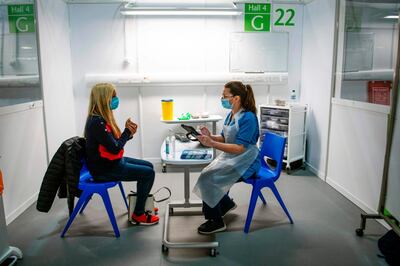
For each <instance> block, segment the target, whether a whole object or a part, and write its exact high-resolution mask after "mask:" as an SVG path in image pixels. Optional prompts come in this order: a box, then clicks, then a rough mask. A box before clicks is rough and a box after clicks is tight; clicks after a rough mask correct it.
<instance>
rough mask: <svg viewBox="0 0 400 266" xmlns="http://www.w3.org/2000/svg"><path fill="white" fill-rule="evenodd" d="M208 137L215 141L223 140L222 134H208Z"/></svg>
mask: <svg viewBox="0 0 400 266" xmlns="http://www.w3.org/2000/svg"><path fill="white" fill-rule="evenodd" d="M210 138H211V139H212V140H213V141H216V142H225V138H224V136H222V135H210Z"/></svg>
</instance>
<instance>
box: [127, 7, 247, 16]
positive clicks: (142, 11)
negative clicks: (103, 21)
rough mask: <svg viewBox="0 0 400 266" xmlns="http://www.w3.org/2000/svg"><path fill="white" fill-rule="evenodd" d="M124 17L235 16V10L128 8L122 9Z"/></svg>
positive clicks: (238, 11) (240, 12) (237, 11)
mask: <svg viewBox="0 0 400 266" xmlns="http://www.w3.org/2000/svg"><path fill="white" fill-rule="evenodd" d="M121 14H122V15H125V16H179V15H183V16H185V15H186V16H237V15H240V14H242V11H240V10H238V9H236V8H129V9H122V10H121Z"/></svg>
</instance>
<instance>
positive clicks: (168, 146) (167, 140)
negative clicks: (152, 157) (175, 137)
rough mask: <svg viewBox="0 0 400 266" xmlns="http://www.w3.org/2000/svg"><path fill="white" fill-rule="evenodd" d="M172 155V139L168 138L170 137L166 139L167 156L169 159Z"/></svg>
mask: <svg viewBox="0 0 400 266" xmlns="http://www.w3.org/2000/svg"><path fill="white" fill-rule="evenodd" d="M170 153H171V150H170V139H169V136H168V137H167V138H166V139H165V155H166V156H167V157H169V155H170Z"/></svg>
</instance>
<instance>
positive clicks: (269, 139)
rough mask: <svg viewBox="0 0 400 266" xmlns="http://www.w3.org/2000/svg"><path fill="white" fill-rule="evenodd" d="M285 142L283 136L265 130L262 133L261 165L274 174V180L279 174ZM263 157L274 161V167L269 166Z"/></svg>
mask: <svg viewBox="0 0 400 266" xmlns="http://www.w3.org/2000/svg"><path fill="white" fill-rule="evenodd" d="M285 144H286V138H285V137H283V136H280V135H278V134H274V133H271V132H266V133H265V135H264V142H263V144H262V147H261V151H260V157H261V167H265V168H268V169H271V170H272V171H273V172H274V173H275V175H276V178H275V180H276V179H278V178H279V176H280V174H281V170H282V164H283V154H284V152H285ZM264 157H268V158H270V159H272V160H274V161H276V167H275V168H274V169H272V168H271V167H269V166H268V164H267V163H266V162H265V159H264Z"/></svg>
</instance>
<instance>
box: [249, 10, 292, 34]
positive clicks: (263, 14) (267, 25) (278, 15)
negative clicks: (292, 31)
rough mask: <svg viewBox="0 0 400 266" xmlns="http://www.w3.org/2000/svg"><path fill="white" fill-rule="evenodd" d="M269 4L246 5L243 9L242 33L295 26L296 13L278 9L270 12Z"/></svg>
mask: <svg viewBox="0 0 400 266" xmlns="http://www.w3.org/2000/svg"><path fill="white" fill-rule="evenodd" d="M271 6H272V5H271V3H265V4H259V3H257V4H256V3H254V4H252V3H246V4H245V9H244V31H271V24H272V23H271V21H272V20H273V25H274V26H283V27H292V26H295V25H296V24H295V22H294V18H295V15H296V11H295V10H294V9H293V8H282V7H278V8H276V9H274V10H273V13H272V12H271V10H272V7H271Z"/></svg>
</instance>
